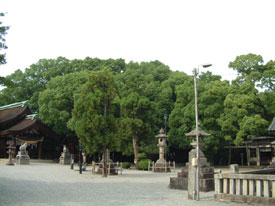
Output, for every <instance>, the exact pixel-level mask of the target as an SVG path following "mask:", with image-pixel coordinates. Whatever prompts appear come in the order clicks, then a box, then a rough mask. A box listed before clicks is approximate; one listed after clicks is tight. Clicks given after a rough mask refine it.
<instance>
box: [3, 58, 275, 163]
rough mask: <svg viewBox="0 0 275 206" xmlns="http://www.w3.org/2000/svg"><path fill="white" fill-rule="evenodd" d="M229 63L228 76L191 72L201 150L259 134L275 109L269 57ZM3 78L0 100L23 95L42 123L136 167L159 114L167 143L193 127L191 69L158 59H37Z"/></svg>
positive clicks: (184, 142)
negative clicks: (177, 68) (195, 76)
mask: <svg viewBox="0 0 275 206" xmlns="http://www.w3.org/2000/svg"><path fill="white" fill-rule="evenodd" d="M229 67H230V68H232V69H234V70H236V71H237V72H238V74H239V76H238V77H237V78H236V79H235V80H234V81H232V83H230V82H229V81H222V80H221V77H220V76H217V75H213V74H212V73H211V72H204V73H202V74H201V75H200V76H199V77H198V110H199V121H200V126H201V128H202V129H204V130H205V131H206V132H208V133H210V134H211V136H209V137H206V138H204V139H203V141H204V142H205V146H204V148H203V150H204V151H205V153H206V155H207V156H208V158H210V159H213V158H214V157H215V156H216V158H218V157H219V156H218V157H217V155H216V154H218V153H219V152H220V151H222V150H223V148H224V146H226V145H228V144H229V143H232V142H233V143H234V144H236V145H241V144H244V143H245V141H246V140H247V139H249V138H254V137H257V136H261V135H266V129H267V127H268V125H269V123H270V122H271V121H272V119H273V117H274V116H275V92H274V82H275V79H274V78H275V63H274V61H272V60H271V61H269V62H267V63H266V64H265V63H264V60H263V58H262V57H261V56H260V55H255V54H247V55H241V56H238V57H236V59H235V60H234V61H232V62H230V63H229ZM7 79H8V80H9V81H11V82H12V83H13V84H12V85H10V86H8V87H7V88H5V89H3V90H2V91H1V92H0V105H5V104H9V103H13V102H18V101H22V100H26V99H30V100H31V106H32V108H33V109H35V110H37V112H38V113H39V116H40V118H41V120H42V121H43V122H44V123H45V124H47V125H48V126H49V127H50V128H52V129H53V130H54V131H55V132H56V133H57V134H59V135H61V136H63V137H64V138H65V139H67V142H74V143H75V144H76V143H77V142H78V140H80V142H81V143H82V145H83V147H84V148H85V150H86V152H87V153H89V154H94V153H96V152H99V153H101V152H104V150H106V149H109V150H110V151H116V152H121V153H122V154H123V155H132V156H133V157H134V162H135V163H136V166H137V167H138V165H139V164H138V161H139V159H140V158H139V155H138V154H139V153H142V152H144V153H146V155H148V156H149V155H150V158H151V157H153V155H154V154H157V153H158V148H157V146H156V144H157V139H156V138H155V136H156V135H157V134H158V132H159V129H160V128H161V127H163V128H164V126H165V125H164V119H163V117H164V114H167V115H168V123H167V131H168V144H169V148H170V149H175V150H188V149H190V142H191V139H190V137H187V136H186V135H185V134H186V133H188V132H190V131H191V130H193V129H194V128H195V115H194V113H195V111H194V79H193V76H188V75H187V74H186V73H184V72H179V71H172V70H170V68H169V67H168V66H166V65H164V64H163V63H161V62H159V61H153V62H141V63H135V62H129V63H128V64H126V63H125V61H124V60H123V59H116V60H114V59H108V60H100V59H97V58H94V59H93V58H89V57H87V58H85V59H83V60H80V59H75V60H68V59H66V58H64V57H58V58H57V59H41V60H39V61H38V62H37V63H36V64H33V65H31V66H30V67H29V68H26V69H25V71H24V72H22V71H21V70H17V71H15V72H14V73H13V74H11V75H9V76H8V77H7ZM168 150H169V149H168Z"/></svg>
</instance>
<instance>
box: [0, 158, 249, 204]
mask: <svg viewBox="0 0 275 206" xmlns="http://www.w3.org/2000/svg"><path fill="white" fill-rule="evenodd" d="M173 176H174V177H175V176H176V173H166V174H162V173H152V172H148V171H136V170H124V171H123V175H122V176H120V175H118V176H110V177H107V178H102V177H101V176H99V175H92V174H91V168H88V171H85V172H83V173H82V174H79V172H78V171H76V170H71V169H70V166H68V165H59V164H50V163H31V164H30V165H15V166H7V165H5V164H4V163H0V206H19V205H20V206H87V205H89V206H90V205H92V206H93V205H99V206H107V205H108V206H109V205H110V206H123V205H131V206H137V205H140V206H161V205H165V206H170V205H171V206H178V205H184V206H189V205H190V206H191V205H209V206H212V205H213V206H215V205H224V206H233V205H239V206H242V205H246V206H247V204H240V203H227V202H216V201H214V200H213V195H214V193H213V192H208V193H200V194H201V200H200V201H195V200H188V199H187V191H182V190H171V189H169V188H168V185H169V178H170V177H173Z"/></svg>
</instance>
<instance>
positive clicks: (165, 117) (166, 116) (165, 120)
mask: <svg viewBox="0 0 275 206" xmlns="http://www.w3.org/2000/svg"><path fill="white" fill-rule="evenodd" d="M167 119H168V115H167V114H164V128H165V129H164V134H165V135H167V131H166V122H167ZM164 158H165V160H166V161H167V159H166V147H164Z"/></svg>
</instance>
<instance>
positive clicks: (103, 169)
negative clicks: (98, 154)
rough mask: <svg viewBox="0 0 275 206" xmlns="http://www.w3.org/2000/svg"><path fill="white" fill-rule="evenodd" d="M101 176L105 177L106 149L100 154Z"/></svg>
mask: <svg viewBox="0 0 275 206" xmlns="http://www.w3.org/2000/svg"><path fill="white" fill-rule="evenodd" d="M102 177H107V149H104V152H103V154H102Z"/></svg>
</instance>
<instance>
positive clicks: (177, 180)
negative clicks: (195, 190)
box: [169, 166, 188, 190]
mask: <svg viewBox="0 0 275 206" xmlns="http://www.w3.org/2000/svg"><path fill="white" fill-rule="evenodd" d="M169 188H170V189H178V190H188V167H187V166H185V167H183V168H182V169H181V172H178V174H177V177H170V184H169Z"/></svg>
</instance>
